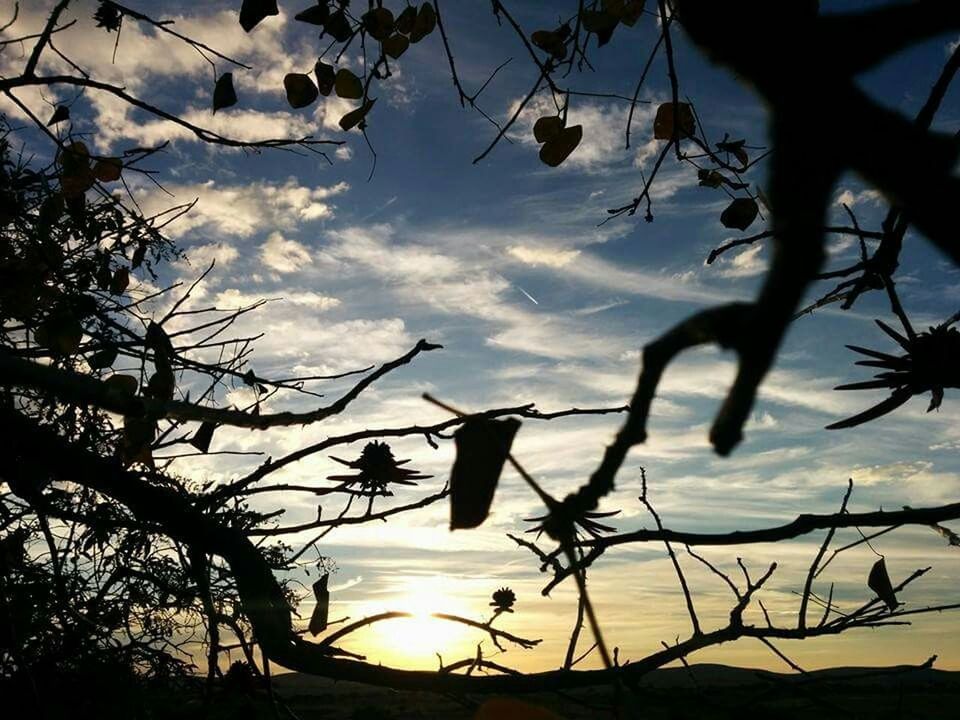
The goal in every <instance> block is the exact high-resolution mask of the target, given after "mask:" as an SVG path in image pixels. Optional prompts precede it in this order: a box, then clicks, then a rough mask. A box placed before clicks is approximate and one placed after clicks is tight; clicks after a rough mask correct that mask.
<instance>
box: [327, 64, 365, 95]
mask: <svg viewBox="0 0 960 720" xmlns="http://www.w3.org/2000/svg"><path fill="white" fill-rule="evenodd" d="M333 88H334V90H336V91H337V96H338V97H342V98H343V99H344V100H359V99H360V98H362V97H363V83H362V82H360V78H358V77H357V76H356V75H354V74H353V73H352V72H350V71H349V70H347V69H346V68H340V69H339V70H337V74H336V77H335V78H334V82H333Z"/></svg>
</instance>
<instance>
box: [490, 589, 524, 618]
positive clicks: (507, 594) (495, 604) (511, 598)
mask: <svg viewBox="0 0 960 720" xmlns="http://www.w3.org/2000/svg"><path fill="white" fill-rule="evenodd" d="M515 602H517V596H516V594H515V593H514V592H513V590H511V589H510V588H508V587H502V588H500V589H499V590H497V591H496V592H494V593H493V600H492V601H491V602H490V607H492V608H496V610H495V612H497V613H502V612H510V613H512V612H513V604H514V603H515Z"/></svg>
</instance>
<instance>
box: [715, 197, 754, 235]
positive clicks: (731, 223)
mask: <svg viewBox="0 0 960 720" xmlns="http://www.w3.org/2000/svg"><path fill="white" fill-rule="evenodd" d="M759 211H760V208H758V207H757V202H756V200H754V199H753V198H736V199H735V200H734V201H733V202H731V203H730V204H729V205H727V208H726V209H725V210H724V211H723V212H722V213H720V222H721V223H723V226H724V227H728V228H735V229H737V230H746V229H747V228H748V227H750V225H751V224H753V221H754V220H756V219H757V213H758V212H759Z"/></svg>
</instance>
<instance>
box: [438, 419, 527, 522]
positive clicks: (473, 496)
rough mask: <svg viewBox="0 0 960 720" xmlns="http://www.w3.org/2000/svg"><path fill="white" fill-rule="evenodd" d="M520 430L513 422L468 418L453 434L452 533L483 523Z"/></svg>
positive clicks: (451, 478)
mask: <svg viewBox="0 0 960 720" xmlns="http://www.w3.org/2000/svg"><path fill="white" fill-rule="evenodd" d="M519 429H520V421H519V420H515V419H514V418H508V419H506V420H490V419H487V418H471V419H469V420H467V421H466V422H464V423H463V425H462V426H460V428H459V429H458V430H457V431H456V432H455V433H454V434H453V438H454V444H455V445H456V448H457V457H456V460H454V462H453V469H452V470H451V471H450V529H451V530H457V529H461V528H474V527H477V526H478V525H480V524H481V523H482V522H483V521H484V520H485V519H486V517H487V515H488V514H489V513H490V504H491V503H492V502H493V494H494V492H495V491H496V489H497V482H498V481H499V480H500V473H501V472H503V464H504V463H505V462H506V460H507V455H509V454H510V446H511V445H512V444H513V438H514V436H515V435H516V434H517V430H519Z"/></svg>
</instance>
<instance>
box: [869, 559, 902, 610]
mask: <svg viewBox="0 0 960 720" xmlns="http://www.w3.org/2000/svg"><path fill="white" fill-rule="evenodd" d="M867 585H868V586H869V587H870V589H871V590H873V591H874V592H875V593H876V594H877V597H878V598H880V599H881V600H883V602H885V603H886V605H887V607H888V608H890V610H891V611H892V610H896V609H897V607H898V606H899V605H900V603H899V602H897V596H896V594H895V593H894V592H893V585H892V584H891V582H890V576H889V575H888V574H887V563H886V561H885V560H884V559H883V558H880V559H879V560H877V561H876V562H875V563H874V564H873V567H872V568H870V577H868V578H867Z"/></svg>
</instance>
